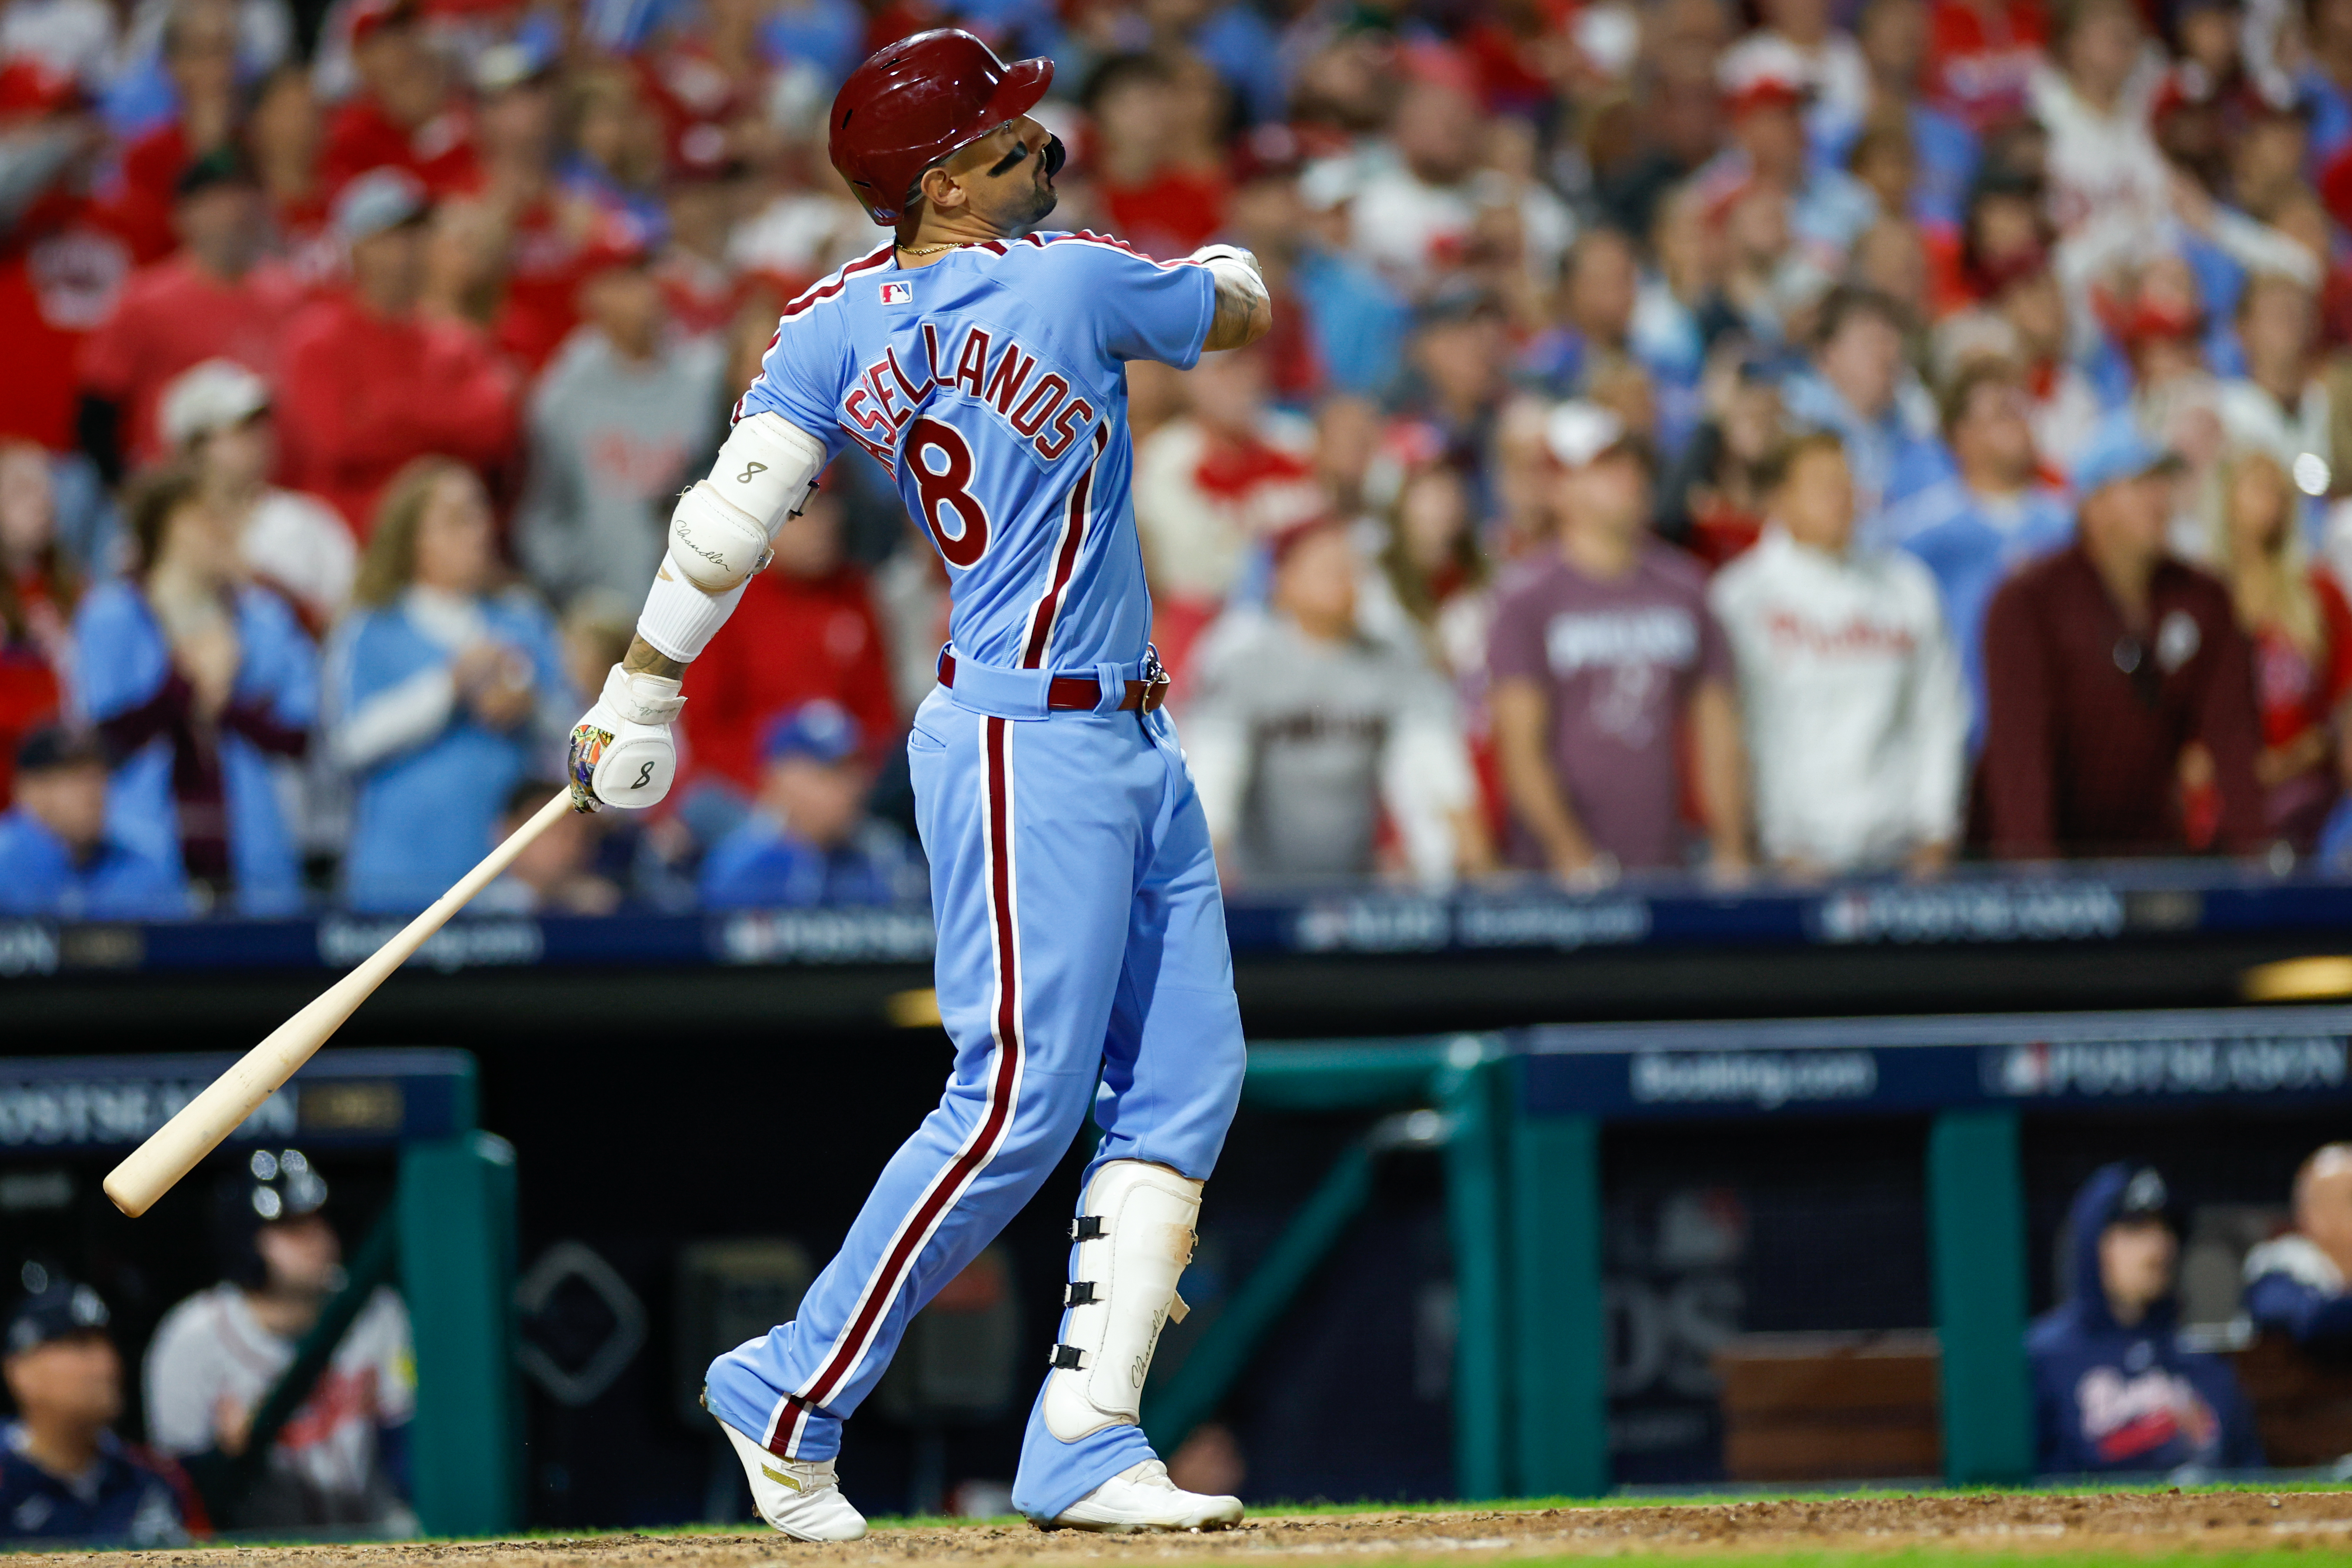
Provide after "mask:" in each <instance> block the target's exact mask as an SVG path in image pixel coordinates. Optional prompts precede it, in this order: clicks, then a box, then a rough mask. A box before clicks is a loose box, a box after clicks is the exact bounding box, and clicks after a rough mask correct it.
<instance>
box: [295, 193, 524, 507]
mask: <svg viewBox="0 0 2352 1568" xmlns="http://www.w3.org/2000/svg"><path fill="white" fill-rule="evenodd" d="M426 210H427V209H426V205H425V193H424V191H423V189H422V188H421V187H420V186H419V185H418V184H417V183H416V181H415V178H414V177H413V176H411V175H409V174H404V173H402V172H401V171H399V170H396V169H378V170H375V171H374V172H373V173H372V174H363V175H362V176H361V177H360V178H358V179H356V180H354V181H352V183H351V184H349V185H347V186H345V187H344V189H343V192H342V194H341V195H339V196H338V197H336V198H335V208H334V226H335V231H336V233H337V234H338V235H340V236H341V238H342V239H343V241H344V243H345V244H347V245H348V246H349V247H351V260H352V284H351V287H350V288H349V289H338V290H337V291H335V292H334V293H331V294H330V295H327V296H325V297H324V298H322V299H320V300H314V301H313V302H311V303H310V304H309V305H306V306H304V307H303V308H302V310H300V311H299V312H298V313H297V314H296V315H295V317H294V319H293V320H292V321H289V323H288V324H287V328H286V336H285V339H284V341H283V342H281V343H280V344H279V358H278V366H279V368H278V394H279V402H278V407H279V408H280V409H282V410H283V413H282V415H281V416H280V420H279V427H280V428H279V433H280V436H281V437H282V439H283V440H284V443H285V461H284V480H285V483H286V485H287V487H288V488H289V489H302V490H309V491H310V493H311V494H313V495H317V496H321V497H324V498H325V499H326V500H329V501H331V502H332V503H333V504H334V505H335V507H336V508H337V509H338V510H341V512H342V514H343V517H344V519H345V521H349V522H350V523H351V525H352V531H354V532H356V533H358V534H359V535H360V536H361V537H362V539H364V538H365V537H366V535H367V531H368V527H369V524H370V522H371V521H372V519H373V514H374V510H375V500H376V495H377V493H378V492H379V491H380V490H382V489H383V486H384V484H385V483H386V482H387V481H388V480H390V479H391V478H392V477H393V475H394V474H395V473H397V472H398V471H399V470H400V469H401V468H402V467H403V466H404V465H405V464H406V463H407V462H408V461H409V460H410V459H411V458H421V457H425V456H427V455H429V454H436V453H437V454H440V455H443V456H446V457H451V458H457V459H459V460H460V461H462V462H466V463H470V464H472V465H473V466H474V467H476V468H494V467H496V466H497V465H498V464H499V463H500V462H501V461H503V460H504V459H505V458H507V456H508V455H509V452H510V451H511V450H512V447H513V445H514V438H515V417H516V415H515V398H516V385H515V378H514V375H513V373H512V372H511V371H509V369H508V368H507V366H506V365H505V363H503V362H501V361H500V360H499V357H498V356H497V354H496V353H494V352H493V351H492V349H491V347H490V344H489V342H488V339H487V338H486V337H484V336H483V334H482V333H481V332H480V331H477V330H476V329H474V328H472V327H470V326H467V325H466V324H465V323H463V322H459V321H425V320H422V319H420V317H419V316H418V314H417V309H416V306H417V300H418V296H419V294H420V293H421V291H422V289H423V285H424V270H425V266H424V247H425V235H424V227H423V225H424V219H425V213H426Z"/></svg>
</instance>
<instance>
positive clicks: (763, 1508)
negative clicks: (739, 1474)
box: [719, 1421, 866, 1541]
mask: <svg viewBox="0 0 2352 1568" xmlns="http://www.w3.org/2000/svg"><path fill="white" fill-rule="evenodd" d="M719 1430H720V1431H721V1432H724V1433H726V1434H727V1440H728V1441H729V1442H730V1443H732V1444H734V1445H735V1457H736V1458H739V1459H740V1460H742V1461H743V1477H744V1479H746V1480H748V1481H750V1482H751V1502H752V1504H753V1506H754V1507H756V1508H758V1509H759V1510H760V1517H761V1519H764V1520H766V1521H768V1522H769V1523H770V1524H772V1525H773V1526H775V1527H776V1528H777V1529H778V1530H781V1531H783V1532H784V1533H785V1534H786V1535H789V1536H791V1537H792V1538H793V1540H794V1541H856V1539H857V1538H858V1537H859V1536H862V1535H864V1534H865V1533H866V1516H865V1515H864V1514H862V1513H860V1512H858V1511H857V1510H856V1509H854V1508H852V1507H850V1506H849V1500H848V1499H847V1498H845V1497H844V1496H842V1495H841V1479H840V1478H839V1477H838V1476H835V1474H834V1473H833V1461H832V1460H831V1459H820V1460H816V1461H814V1463H812V1462H811V1461H809V1460H806V1459H780V1458H777V1457H776V1456H775V1455H773V1454H771V1453H770V1452H768V1450H767V1449H765V1448H762V1447H760V1445H759V1444H757V1443H754V1442H753V1441H751V1438H749V1437H746V1436H743V1434H742V1433H740V1432H738V1431H737V1430H735V1428H734V1427H732V1426H729V1425H727V1423H726V1422H724V1421H721V1422H719Z"/></svg>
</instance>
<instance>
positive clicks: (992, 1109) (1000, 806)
mask: <svg viewBox="0 0 2352 1568" xmlns="http://www.w3.org/2000/svg"><path fill="white" fill-rule="evenodd" d="M984 723H985V725H986V731H985V734H986V742H985V744H984V746H983V748H982V751H983V755H982V778H983V781H984V784H983V794H984V795H985V797H986V816H987V822H986V824H985V830H986V832H987V834H988V845H989V879H988V883H989V885H988V901H989V906H990V908H989V918H990V921H991V925H992V930H993V931H994V933H995V937H996V940H995V942H994V944H993V945H994V947H995V950H996V984H997V1005H996V1011H995V1015H994V1017H993V1019H992V1032H993V1033H994V1035H995V1037H996V1065H995V1068H994V1070H993V1071H992V1073H991V1074H990V1076H989V1089H988V1108H987V1110H985V1111H983V1112H982V1121H981V1130H980V1134H979V1136H977V1137H975V1138H974V1139H972V1141H971V1142H970V1143H968V1144H967V1145H965V1147H964V1149H963V1152H961V1153H960V1154H958V1155H957V1156H956V1158H955V1159H954V1160H953V1161H952V1162H950V1163H949V1165H948V1166H947V1168H946V1169H945V1170H944V1171H942V1172H941V1173H940V1176H939V1177H938V1178H936V1179H934V1180H933V1181H932V1183H931V1184H930V1186H929V1188H927V1189H926V1190H925V1192H924V1194H923V1196H922V1198H921V1199H920V1201H919V1203H918V1204H917V1205H916V1209H915V1214H914V1217H913V1218H912V1219H910V1220H909V1221H908V1224H907V1226H906V1227H905V1228H904V1229H903V1230H901V1231H900V1232H899V1234H898V1244H897V1245H896V1246H894V1247H892V1248H891V1249H890V1254H889V1256H888V1257H887V1258H885V1259H884V1260H883V1264H882V1268H880V1270H879V1271H877V1274H876V1276H875V1278H874V1279H873V1281H872V1282H870V1283H869V1285H868V1286H867V1289H866V1300H865V1301H864V1302H863V1304H862V1305H861V1306H860V1307H859V1309H858V1311H857V1315H856V1318H855V1319H854V1320H852V1321H851V1323H850V1325H849V1329H848V1331H847V1332H845V1334H843V1336H842V1337H841V1339H840V1341H839V1342H837V1343H836V1344H835V1347H834V1350H833V1353H832V1354H831V1355H829V1356H827V1357H826V1358H825V1361H824V1365H823V1366H821V1367H819V1368H818V1369H817V1374H816V1376H815V1377H814V1378H813V1379H811V1380H810V1382H809V1384H808V1385H807V1387H806V1388H804V1389H803V1390H801V1391H800V1392H799V1393H796V1394H788V1395H786V1397H785V1400H784V1414H783V1415H781V1416H779V1417H778V1418H777V1421H776V1435H775V1436H774V1437H773V1438H772V1439H771V1440H770V1443H769V1447H770V1448H771V1449H772V1451H773V1452H775V1453H778V1454H782V1455H783V1456H784V1457H786V1458H791V1457H792V1452H791V1451H792V1448H793V1445H794V1444H795V1443H796V1442H797V1440H798V1434H799V1428H800V1427H801V1426H802V1425H803V1415H804V1413H805V1412H806V1411H807V1410H808V1409H809V1408H810V1407H812V1406H814V1405H822V1404H823V1403H824V1400H825V1397H826V1396H827V1395H828V1394H832V1393H833V1391H834V1390H835V1387H837V1386H838V1385H839V1384H840V1382H841V1380H842V1379H843V1378H844V1377H845V1376H846V1375H847V1374H848V1372H849V1369H850V1368H851V1367H853V1366H855V1365H856V1363H857V1358H858V1356H859V1355H860V1354H861V1353H862V1352H864V1350H865V1347H866V1342H867V1341H868V1340H870V1339H871V1338H872V1336H873V1331H874V1327H875V1325H876V1324H877V1322H879V1321H880V1320H881V1316H882V1314H883V1312H884V1311H886V1310H887V1309H888V1306H889V1303H890V1302H891V1301H892V1300H894V1299H895V1298H896V1297H897V1296H898V1288H899V1286H900V1285H902V1284H903V1283H904V1282H905V1278H906V1274H907V1272H908V1269H909V1268H912V1267H913V1264H914V1260H915V1258H917V1257H919V1255H920V1254H921V1251H922V1247H923V1243H924V1241H925V1240H926V1239H927V1238H928V1237H929V1234H930V1230H931V1226H932V1225H933V1224H934V1223H935V1222H936V1221H937V1220H938V1218H939V1216H940V1212H941V1211H942V1210H944V1209H945V1208H947V1207H948V1206H949V1205H950V1204H952V1203H953V1202H954V1201H955V1199H956V1197H957V1196H959V1195H961V1193H962V1191H963V1188H964V1187H965V1185H966V1184H969V1183H970V1181H971V1178H972V1176H973V1175H975V1174H977V1173H979V1171H980V1169H981V1168H982V1166H983V1165H985V1164H987V1163H988V1161H989V1158H990V1157H991V1155H992V1153H993V1152H994V1150H995V1147H996V1143H997V1141H998V1140H999V1139H1000V1138H1001V1137H1002V1136H1003V1131H1004V1127H1005V1124H1006V1122H1007V1121H1010V1120H1011V1118H1012V1115H1013V1087H1014V1080H1015V1079H1017V1078H1018V1076H1019V1073H1020V1068H1021V988H1020V970H1021V966H1020V960H1019V954H1018V952H1016V951H1015V948H1014V945H1013V944H1014V943H1015V942H1017V941H1018V940H1019V933H1018V930H1017V922H1016V921H1015V920H1014V918H1013V868H1012V865H1011V860H1012V851H1013V814H1012V803H1011V802H1010V801H1009V800H1007V799H1006V795H1007V793H1008V789H1007V785H1008V784H1009V782H1010V769H1009V766H1008V763H1009V761H1010V758H1009V754H1008V753H1009V752H1010V749H1011V748H1010V741H1009V736H1008V732H1007V729H1006V722H1005V721H1004V720H1002V719H988V720H986V721H984ZM779 1445H781V1446H779Z"/></svg>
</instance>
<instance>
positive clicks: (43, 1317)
mask: <svg viewBox="0 0 2352 1568" xmlns="http://www.w3.org/2000/svg"><path fill="white" fill-rule="evenodd" d="M111 1317H112V1314H110V1313H109V1312H108V1311H107V1310H106V1302H105V1300H103V1299H102V1298H101V1297H100V1295H99V1293H98V1292H97V1291H95V1290H93V1289H90V1288H89V1286H87V1285H77V1284H75V1283H74V1282H73V1281H72V1280H70V1279H59V1280H56V1281H54V1282H53V1283H51V1284H50V1285H49V1286H48V1287H47V1289H40V1290H36V1291H34V1292H33V1293H32V1294H31V1295H29V1296H27V1297H26V1298H25V1299H24V1300H21V1301H19V1302H17V1303H16V1310H15V1311H13V1312H11V1313H9V1314H8V1337H7V1340H6V1346H7V1353H8V1354H10V1355H22V1354H24V1353H25V1352H26V1351H33V1350H38V1349H40V1348H41V1347H42V1346H43V1345H46V1344H50V1343H53V1342H56V1341H58V1340H66V1339H71V1338H72V1337H73V1336H74V1335H76V1334H86V1333H89V1331H92V1330H93V1329H103V1328H105V1327H106V1325H107V1323H108V1322H109V1321H110V1320H111Z"/></svg>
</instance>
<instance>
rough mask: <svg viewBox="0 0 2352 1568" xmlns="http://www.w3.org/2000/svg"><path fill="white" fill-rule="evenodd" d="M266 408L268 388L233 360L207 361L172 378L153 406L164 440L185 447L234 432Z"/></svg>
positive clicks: (267, 404)
mask: <svg viewBox="0 0 2352 1568" xmlns="http://www.w3.org/2000/svg"><path fill="white" fill-rule="evenodd" d="M268 406H269V386H268V383H266V382H264V381H263V380H262V379H261V378H260V377H259V376H257V375H256V374H253V372H251V371H250V370H247V368H246V367H245V366H243V365H241V364H239V363H236V361H235V360H233V359H208V360H205V362H204V363H201V364H196V365H192V366H190V367H189V368H188V369H186V370H184V371H182V372H181V373H180V374H178V375H176V376H173V378H172V380H171V382H170V383H169V384H166V385H165V386H164V388H163V397H162V398H160V399H159V400H158V401H157V403H156V407H155V422H156V423H157V424H158V425H159V426H162V428H163V439H164V440H165V441H166V442H168V443H169V444H171V445H172V446H174V447H184V446H186V445H187V444H188V443H189V442H191V441H193V440H195V439H196V438H197V437H200V436H210V435H212V434H213V433H215V431H220V430H233V429H235V428H236V426H239V425H242V424H244V423H245V422H246V421H247V420H248V419H250V418H252V417H253V416H255V415H257V414H258V413H260V412H261V411H262V410H263V409H265V408H267V407H268Z"/></svg>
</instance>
